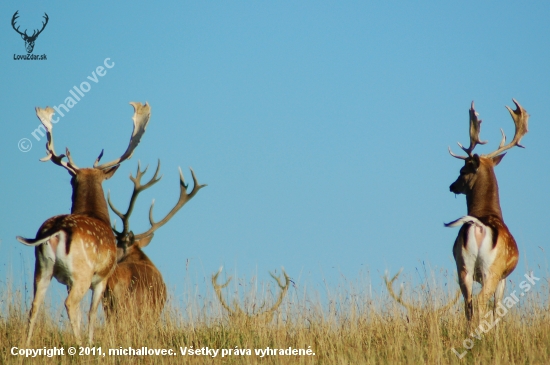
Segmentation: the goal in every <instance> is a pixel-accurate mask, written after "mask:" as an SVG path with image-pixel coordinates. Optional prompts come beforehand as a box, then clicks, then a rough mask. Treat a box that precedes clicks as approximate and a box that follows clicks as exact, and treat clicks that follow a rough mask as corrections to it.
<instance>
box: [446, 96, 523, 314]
mask: <svg viewBox="0 0 550 365" xmlns="http://www.w3.org/2000/svg"><path fill="white" fill-rule="evenodd" d="M512 100H513V102H514V104H515V105H516V109H515V110H512V109H511V108H509V107H508V106H507V107H506V108H507V109H508V111H509V112H510V115H511V116H512V119H513V120H514V124H515V127H516V130H515V134H514V138H513V139H512V141H511V142H510V143H508V144H506V135H505V134H504V131H503V130H502V129H501V132H502V141H501V143H500V145H499V147H498V149H497V150H495V151H494V152H491V153H489V154H487V155H481V156H479V155H478V154H472V152H473V150H474V148H475V147H476V146H477V145H478V144H485V143H487V141H481V140H480V139H479V132H480V129H481V120H480V119H478V114H477V112H476V111H475V109H474V103H473V102H472V106H471V108H470V146H469V147H468V148H465V147H463V146H462V145H461V144H460V143H458V145H459V146H460V147H461V148H462V150H464V152H466V154H467V156H459V155H455V154H454V153H453V152H452V151H451V149H450V147H449V153H450V154H451V155H452V156H453V157H456V158H459V159H462V160H464V166H463V167H462V168H461V169H460V176H459V177H458V179H457V180H456V181H455V182H453V183H452V184H451V186H450V190H451V192H453V193H455V194H464V195H466V204H467V206H468V215H466V216H463V217H461V218H459V219H457V220H455V221H453V222H450V223H447V224H445V226H446V227H461V228H460V231H459V232H458V236H457V238H456V240H455V243H454V246H453V254H454V258H455V261H456V266H457V270H458V280H459V284H460V289H461V291H462V295H463V296H464V305H465V311H466V319H467V320H468V322H470V321H471V320H472V317H473V313H474V311H473V304H472V286H473V282H474V280H475V281H477V282H479V283H480V284H481V285H482V289H481V292H480V293H479V296H478V309H479V310H478V313H479V314H480V315H482V316H483V315H485V312H486V308H487V307H486V306H487V302H488V300H489V299H490V298H491V297H492V296H494V300H495V308H496V304H497V303H499V302H500V301H501V300H502V297H503V295H504V288H505V286H506V277H507V276H508V275H510V273H512V271H514V269H515V268H516V265H517V263H518V258H519V252H518V247H517V245H516V241H515V240H514V237H513V236H512V234H511V233H510V231H509V230H508V227H506V224H504V220H503V218H502V210H501V208H500V202H499V195H498V185H497V179H496V176H495V172H494V167H495V166H496V165H498V164H499V163H500V161H501V160H502V158H503V157H504V155H505V153H503V152H504V151H507V150H509V149H510V148H512V147H514V146H518V147H523V146H522V145H521V144H520V142H521V139H522V137H523V136H524V135H525V134H526V133H527V121H528V119H529V114H527V112H526V111H525V109H523V107H522V106H521V105H520V104H519V103H518V102H517V101H516V100H514V99H512Z"/></svg>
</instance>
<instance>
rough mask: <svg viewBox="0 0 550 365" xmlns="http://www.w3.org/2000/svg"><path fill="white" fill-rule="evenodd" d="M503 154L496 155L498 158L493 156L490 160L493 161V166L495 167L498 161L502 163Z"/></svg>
mask: <svg viewBox="0 0 550 365" xmlns="http://www.w3.org/2000/svg"><path fill="white" fill-rule="evenodd" d="M504 155H505V153H503V154H502V155H498V156H495V157H493V158H491V160H493V166H496V165H498V164H499V163H500V161H502V158H503V157H504Z"/></svg>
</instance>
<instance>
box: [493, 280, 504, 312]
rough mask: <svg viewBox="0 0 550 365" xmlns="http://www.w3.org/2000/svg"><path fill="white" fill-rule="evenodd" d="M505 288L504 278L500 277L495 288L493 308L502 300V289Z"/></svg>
mask: <svg viewBox="0 0 550 365" xmlns="http://www.w3.org/2000/svg"><path fill="white" fill-rule="evenodd" d="M505 288H506V279H501V280H500V281H499V282H498V285H497V289H496V290H495V309H496V306H497V304H498V303H500V302H502V298H503V297H504V289H505Z"/></svg>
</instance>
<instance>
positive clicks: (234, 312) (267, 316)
mask: <svg viewBox="0 0 550 365" xmlns="http://www.w3.org/2000/svg"><path fill="white" fill-rule="evenodd" d="M222 269H223V267H220V270H218V272H217V273H216V274H214V275H212V286H213V287H214V291H215V292H216V296H217V297H218V300H219V301H220V304H221V305H222V307H223V308H225V310H226V311H227V312H228V313H229V318H230V319H231V320H234V321H244V322H246V323H248V322H255V323H262V324H267V323H269V322H270V321H271V320H272V319H273V314H274V313H275V311H276V310H277V309H278V308H279V306H280V305H281V303H282V302H283V299H284V297H285V295H286V293H287V292H288V286H289V284H290V282H291V280H290V277H289V276H288V275H287V274H286V272H285V270H284V269H283V270H282V271H283V275H284V278H285V283H284V284H283V283H282V280H281V279H282V278H281V277H280V276H275V274H273V273H271V272H270V273H269V274H270V275H271V277H272V278H273V279H275V281H276V282H277V285H278V286H279V289H281V291H280V292H279V295H278V297H277V301H276V302H275V304H273V305H272V306H271V308H269V309H268V310H266V311H262V309H263V307H265V303H264V305H262V306H261V307H260V309H259V310H257V311H255V312H253V313H252V314H249V313H247V312H246V311H244V310H242V309H241V307H240V306H239V304H238V302H237V300H235V301H234V304H233V306H232V307H231V306H230V305H228V304H227V302H226V301H225V299H224V298H223V295H222V289H223V288H225V287H227V286H228V285H229V282H231V277H229V279H227V281H226V282H225V284H222V285H219V284H218V276H219V275H220V274H221V272H222Z"/></svg>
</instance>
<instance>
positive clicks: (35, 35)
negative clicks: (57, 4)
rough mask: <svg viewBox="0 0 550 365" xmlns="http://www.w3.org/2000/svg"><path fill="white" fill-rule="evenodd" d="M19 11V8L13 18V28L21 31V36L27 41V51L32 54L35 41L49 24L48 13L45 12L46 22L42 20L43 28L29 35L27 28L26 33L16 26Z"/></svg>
mask: <svg viewBox="0 0 550 365" xmlns="http://www.w3.org/2000/svg"><path fill="white" fill-rule="evenodd" d="M17 13H19V10H17V11H16V12H15V14H13V18H11V26H12V27H13V29H14V30H15V31H16V32H17V33H19V34H20V35H21V38H23V40H24V41H25V48H26V49H27V53H28V54H31V53H32V50H33V49H34V42H35V41H36V38H38V35H39V34H40V33H42V31H43V30H44V28H46V24H48V19H49V18H48V14H46V13H44V19H45V20H46V21H45V22H42V29H40V30H38V29H36V30H35V31H34V32H33V33H32V35H30V36H29V35H28V34H27V30H26V29H25V32H24V33H21V32H20V31H19V27H17V28H16V27H15V21H16V20H17V18H19V15H17Z"/></svg>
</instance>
